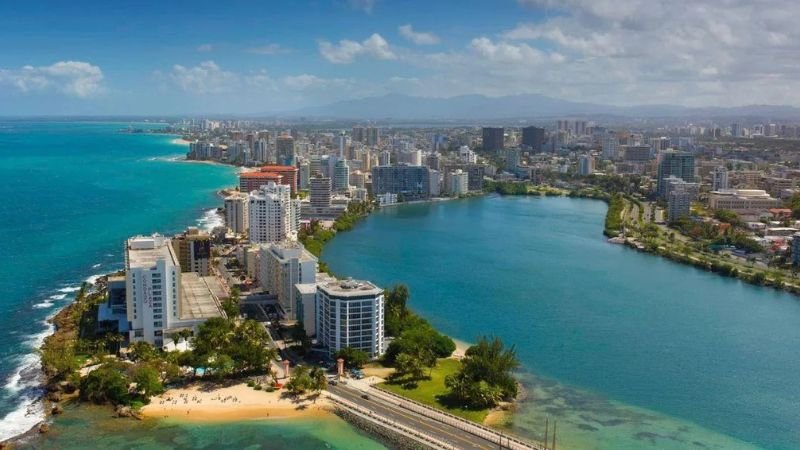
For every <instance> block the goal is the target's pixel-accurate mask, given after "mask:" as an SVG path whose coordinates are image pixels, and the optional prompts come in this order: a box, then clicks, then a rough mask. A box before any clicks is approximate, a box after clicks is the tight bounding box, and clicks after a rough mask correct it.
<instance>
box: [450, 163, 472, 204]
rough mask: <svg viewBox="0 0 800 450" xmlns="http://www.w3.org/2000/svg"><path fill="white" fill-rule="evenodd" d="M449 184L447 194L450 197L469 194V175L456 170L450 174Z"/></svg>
mask: <svg viewBox="0 0 800 450" xmlns="http://www.w3.org/2000/svg"><path fill="white" fill-rule="evenodd" d="M449 182H450V184H449V186H448V187H447V192H448V193H449V194H450V195H452V196H454V197H458V196H461V195H466V194H467V193H469V174H468V173H467V172H464V171H463V170H461V169H456V170H455V171H453V173H451V174H450V177H449Z"/></svg>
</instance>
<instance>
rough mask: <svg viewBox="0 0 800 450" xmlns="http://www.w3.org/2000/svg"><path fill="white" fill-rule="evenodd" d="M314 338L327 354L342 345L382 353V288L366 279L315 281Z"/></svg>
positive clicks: (374, 356)
mask: <svg viewBox="0 0 800 450" xmlns="http://www.w3.org/2000/svg"><path fill="white" fill-rule="evenodd" d="M316 303H317V304H316V308H317V314H316V316H317V324H316V329H317V340H318V341H319V342H320V343H321V344H323V345H325V346H326V347H328V350H329V352H330V353H331V354H334V353H336V352H337V351H338V350H340V349H342V348H345V347H353V348H357V349H359V350H363V351H365V352H366V353H367V354H369V356H370V358H377V357H379V356H381V355H382V354H383V340H384V335H383V333H384V330H383V320H384V303H383V289H381V288H379V287H377V286H375V285H374V284H372V283H370V282H369V281H359V280H353V279H351V278H348V279H346V280H336V279H330V280H328V281H325V282H322V283H318V284H317V299H316Z"/></svg>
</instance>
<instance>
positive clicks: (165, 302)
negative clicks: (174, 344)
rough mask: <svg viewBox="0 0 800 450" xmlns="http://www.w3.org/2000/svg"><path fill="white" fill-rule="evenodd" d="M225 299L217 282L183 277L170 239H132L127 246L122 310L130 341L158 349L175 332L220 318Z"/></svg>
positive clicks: (162, 237)
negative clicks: (127, 324)
mask: <svg viewBox="0 0 800 450" xmlns="http://www.w3.org/2000/svg"><path fill="white" fill-rule="evenodd" d="M223 295H224V291H223V288H222V286H221V285H220V283H219V281H218V280H217V278H216V277H211V276H200V275H199V274H197V273H195V272H186V273H181V268H180V263H179V260H178V256H177V254H176V252H175V249H174V247H173V245H172V243H171V240H170V239H169V238H166V237H164V236H161V235H158V234H154V235H152V236H135V237H132V238H130V239H128V241H127V242H126V245H125V306H126V309H127V318H128V323H129V324H130V326H129V331H128V339H129V341H130V342H137V341H145V342H148V343H150V344H153V345H155V346H156V347H162V346H164V345H165V344H166V343H168V342H169V341H171V339H170V338H169V336H170V334H171V333H172V332H174V331H177V330H179V329H193V328H194V327H195V326H197V325H198V324H200V323H202V322H204V321H205V320H206V319H209V318H211V317H220V316H223V315H224V313H223V312H222V308H221V306H220V302H219V298H220V297H221V296H223Z"/></svg>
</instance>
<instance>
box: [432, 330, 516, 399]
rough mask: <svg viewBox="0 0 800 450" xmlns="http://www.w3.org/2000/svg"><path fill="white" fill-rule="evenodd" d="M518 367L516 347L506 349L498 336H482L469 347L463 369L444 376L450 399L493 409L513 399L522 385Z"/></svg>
mask: <svg viewBox="0 0 800 450" xmlns="http://www.w3.org/2000/svg"><path fill="white" fill-rule="evenodd" d="M517 367H519V360H518V359H517V355H516V351H515V349H514V347H513V346H512V347H511V348H505V346H504V345H503V342H502V341H501V340H500V339H499V338H494V339H492V340H489V339H487V338H486V337H482V338H481V339H479V340H478V343H477V344H475V345H473V346H472V347H470V348H469V349H467V351H466V353H465V357H464V359H462V360H461V368H460V369H459V371H458V372H457V373H455V374H453V375H448V376H447V377H445V386H447V388H448V389H450V393H449V396H450V397H451V400H453V401H455V402H458V404H460V405H464V406H466V407H469V408H475V409H483V408H492V407H494V406H496V405H497V404H498V403H499V402H501V401H503V400H512V399H513V398H515V397H516V396H517V394H518V391H519V387H518V385H517V381H516V380H515V379H514V376H513V371H514V370H515V369H516V368H517Z"/></svg>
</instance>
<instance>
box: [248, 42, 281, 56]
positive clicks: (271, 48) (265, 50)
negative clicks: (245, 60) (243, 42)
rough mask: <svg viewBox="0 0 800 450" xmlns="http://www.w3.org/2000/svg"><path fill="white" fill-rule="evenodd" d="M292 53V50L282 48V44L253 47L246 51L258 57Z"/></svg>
mask: <svg viewBox="0 0 800 450" xmlns="http://www.w3.org/2000/svg"><path fill="white" fill-rule="evenodd" d="M290 51H291V50H289V49H287V48H283V47H281V45H280V44H267V45H262V46H260V47H251V48H248V49H246V50H245V52H247V53H253V54H256V55H280V54H283V53H289V52H290Z"/></svg>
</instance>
